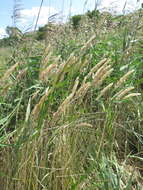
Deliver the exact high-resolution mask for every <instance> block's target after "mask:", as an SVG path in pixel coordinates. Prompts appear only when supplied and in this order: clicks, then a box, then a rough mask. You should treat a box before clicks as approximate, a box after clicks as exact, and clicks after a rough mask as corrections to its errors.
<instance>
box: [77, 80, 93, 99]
mask: <svg viewBox="0 0 143 190" xmlns="http://www.w3.org/2000/svg"><path fill="white" fill-rule="evenodd" d="M90 87H91V82H87V83H85V84H83V85H82V86H81V87H80V88H79V89H78V91H77V92H76V95H75V99H78V98H80V97H82V98H83V97H84V96H85V94H86V93H87V91H88V90H89V88H90Z"/></svg>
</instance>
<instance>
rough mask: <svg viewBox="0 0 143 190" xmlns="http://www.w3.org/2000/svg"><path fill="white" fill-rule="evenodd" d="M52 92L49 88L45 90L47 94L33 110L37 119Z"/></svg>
mask: <svg viewBox="0 0 143 190" xmlns="http://www.w3.org/2000/svg"><path fill="white" fill-rule="evenodd" d="M50 92H51V91H50V90H49V88H47V89H46V90H45V94H44V95H43V96H42V97H41V99H40V100H39V102H38V103H37V104H36V105H35V107H34V108H33V110H32V115H33V116H34V117H35V118H37V117H38V116H39V113H40V110H41V108H42V106H43V103H44V102H45V100H46V99H47V97H48V95H49V94H50Z"/></svg>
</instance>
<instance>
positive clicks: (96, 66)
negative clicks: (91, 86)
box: [83, 58, 110, 84]
mask: <svg viewBox="0 0 143 190" xmlns="http://www.w3.org/2000/svg"><path fill="white" fill-rule="evenodd" d="M109 61H110V60H108V59H106V58H105V59H103V60H101V61H100V62H99V63H97V65H95V66H94V67H93V68H92V69H91V71H90V72H89V73H88V74H87V76H85V78H84V80H83V84H85V83H86V80H87V79H88V78H90V77H91V76H92V75H93V74H94V73H95V72H96V71H97V72H96V74H95V75H96V76H97V75H98V73H99V72H101V70H102V69H103V68H104V67H105V66H106V65H107V64H108V63H109ZM100 66H101V67H100Z"/></svg>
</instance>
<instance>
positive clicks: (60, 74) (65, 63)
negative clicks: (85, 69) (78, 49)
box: [55, 53, 77, 84]
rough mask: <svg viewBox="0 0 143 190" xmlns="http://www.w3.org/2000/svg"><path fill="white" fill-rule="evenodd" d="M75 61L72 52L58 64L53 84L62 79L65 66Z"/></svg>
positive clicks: (65, 69) (67, 66)
mask: <svg viewBox="0 0 143 190" xmlns="http://www.w3.org/2000/svg"><path fill="white" fill-rule="evenodd" d="M76 61H77V59H76V57H75V56H74V53H72V54H71V55H70V57H69V58H68V60H67V61H65V62H63V63H62V64H61V65H60V66H59V71H58V72H57V74H56V79H55V84H56V83H57V82H58V81H60V80H63V78H64V75H65V72H66V71H67V68H69V67H70V66H71V65H73V64H74V63H75V62H76Z"/></svg>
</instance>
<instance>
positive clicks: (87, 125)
mask: <svg viewBox="0 0 143 190" xmlns="http://www.w3.org/2000/svg"><path fill="white" fill-rule="evenodd" d="M76 127H93V126H92V125H91V124H89V123H79V124H77V125H76Z"/></svg>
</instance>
